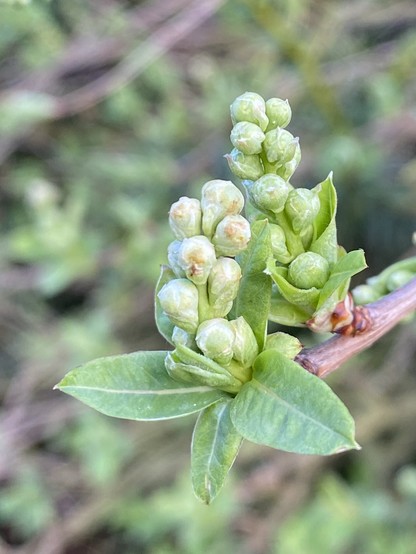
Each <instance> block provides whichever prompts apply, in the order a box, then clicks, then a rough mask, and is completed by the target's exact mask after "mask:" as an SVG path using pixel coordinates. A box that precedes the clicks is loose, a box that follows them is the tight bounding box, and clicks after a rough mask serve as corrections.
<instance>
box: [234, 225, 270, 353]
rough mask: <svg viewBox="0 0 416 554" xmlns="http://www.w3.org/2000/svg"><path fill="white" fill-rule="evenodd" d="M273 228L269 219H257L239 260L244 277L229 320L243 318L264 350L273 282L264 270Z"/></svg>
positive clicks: (260, 347)
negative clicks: (270, 226) (245, 248)
mask: <svg viewBox="0 0 416 554" xmlns="http://www.w3.org/2000/svg"><path fill="white" fill-rule="evenodd" d="M271 249H272V247H271V241H270V229H269V224H268V221H267V220H261V221H256V222H254V223H253V224H252V226H251V240H250V242H249V245H248V248H247V250H245V251H244V252H243V253H242V254H241V256H240V257H239V259H238V262H239V264H240V266H241V270H242V278H241V281H240V287H239V289H238V294H237V298H236V299H235V301H234V306H233V309H232V311H231V314H230V319H237V317H239V316H240V315H242V316H243V317H244V319H245V320H246V321H247V323H248V324H249V325H250V327H251V328H252V329H253V333H254V335H255V337H256V339H257V343H258V345H259V349H260V351H261V350H262V349H263V345H264V341H265V336H266V332H267V318H268V315H269V308H270V295H271V289H272V281H271V279H270V276H269V275H266V274H265V273H264V270H265V269H266V266H267V260H268V258H269V257H270V255H271Z"/></svg>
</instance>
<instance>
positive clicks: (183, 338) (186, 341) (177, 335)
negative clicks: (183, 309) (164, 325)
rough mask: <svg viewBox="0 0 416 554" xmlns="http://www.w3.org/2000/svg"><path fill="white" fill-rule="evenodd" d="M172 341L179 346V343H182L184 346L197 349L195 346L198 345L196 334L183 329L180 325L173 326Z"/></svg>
mask: <svg viewBox="0 0 416 554" xmlns="http://www.w3.org/2000/svg"><path fill="white" fill-rule="evenodd" d="M172 342H173V344H174V345H175V346H178V344H181V345H182V346H187V347H188V348H191V349H192V350H193V349H195V346H196V343H195V335H192V334H191V333H187V332H186V331H185V330H184V329H181V328H180V327H176V326H175V327H174V328H173V333H172Z"/></svg>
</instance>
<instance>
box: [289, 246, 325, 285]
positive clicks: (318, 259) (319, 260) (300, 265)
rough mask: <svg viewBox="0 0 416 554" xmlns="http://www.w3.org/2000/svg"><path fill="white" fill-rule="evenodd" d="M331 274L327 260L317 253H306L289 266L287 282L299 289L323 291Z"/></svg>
mask: <svg viewBox="0 0 416 554" xmlns="http://www.w3.org/2000/svg"><path fill="white" fill-rule="evenodd" d="M329 273H330V271H329V263H328V262H327V260H326V259H325V258H323V257H322V256H320V255H319V254H315V252H304V253H303V254H299V256H297V257H296V258H295V259H294V260H293V262H291V264H290V265H289V271H288V274H287V280H288V281H289V282H290V283H292V285H294V286H295V287H297V288H299V289H311V288H312V287H315V288H317V289H321V288H322V287H323V286H324V285H325V283H326V282H327V280H328V278H329Z"/></svg>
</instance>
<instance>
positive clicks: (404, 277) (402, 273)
mask: <svg viewBox="0 0 416 554" xmlns="http://www.w3.org/2000/svg"><path fill="white" fill-rule="evenodd" d="M415 276H416V275H415V274H414V273H413V272H412V271H409V270H408V269H398V270H396V271H395V272H394V273H392V274H391V275H390V277H389V278H388V279H387V283H386V286H387V289H388V291H389V292H391V291H393V290H396V289H399V288H400V287H403V286H404V285H406V284H407V283H408V282H409V281H411V280H412V279H413V277H415Z"/></svg>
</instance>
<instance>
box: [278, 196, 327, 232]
mask: <svg viewBox="0 0 416 554" xmlns="http://www.w3.org/2000/svg"><path fill="white" fill-rule="evenodd" d="M319 208H320V202H319V198H318V196H317V194H316V193H315V192H313V191H311V190H309V189H302V188H299V189H294V190H292V191H291V192H290V193H289V196H288V197H287V201H286V205H285V212H286V213H287V215H288V217H289V219H290V222H291V224H292V228H293V230H294V232H295V233H300V232H301V231H302V229H304V228H305V227H307V226H308V225H311V223H313V221H314V219H315V217H316V216H317V215H318V213H319Z"/></svg>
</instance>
